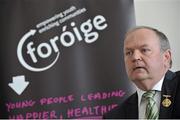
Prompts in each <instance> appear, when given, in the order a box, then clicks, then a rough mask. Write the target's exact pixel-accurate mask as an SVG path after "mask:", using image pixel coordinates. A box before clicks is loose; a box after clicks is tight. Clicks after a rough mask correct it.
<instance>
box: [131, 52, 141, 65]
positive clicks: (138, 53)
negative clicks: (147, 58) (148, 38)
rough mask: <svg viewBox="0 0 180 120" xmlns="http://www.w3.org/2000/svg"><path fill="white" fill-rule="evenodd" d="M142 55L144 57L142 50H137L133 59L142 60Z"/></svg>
mask: <svg viewBox="0 0 180 120" xmlns="http://www.w3.org/2000/svg"><path fill="white" fill-rule="evenodd" d="M141 57H142V56H141V53H140V51H138V50H135V51H134V53H133V55H132V60H133V62H135V61H137V60H142V58H141Z"/></svg>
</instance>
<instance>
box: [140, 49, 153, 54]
mask: <svg viewBox="0 0 180 120" xmlns="http://www.w3.org/2000/svg"><path fill="white" fill-rule="evenodd" d="M141 51H142V52H143V53H147V52H150V51H151V50H150V49H142V50H141Z"/></svg>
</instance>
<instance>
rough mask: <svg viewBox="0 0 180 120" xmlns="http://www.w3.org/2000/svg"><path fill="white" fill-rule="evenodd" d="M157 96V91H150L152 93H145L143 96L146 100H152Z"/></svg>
mask: <svg viewBox="0 0 180 120" xmlns="http://www.w3.org/2000/svg"><path fill="white" fill-rule="evenodd" d="M155 94H156V91H155V90H150V91H147V92H145V93H144V94H143V97H144V98H146V99H150V98H154V96H155Z"/></svg>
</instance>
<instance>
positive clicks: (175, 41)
mask: <svg viewBox="0 0 180 120" xmlns="http://www.w3.org/2000/svg"><path fill="white" fill-rule="evenodd" d="M134 4H135V14H136V24H137V25H146V26H151V27H154V28H157V29H158V30H160V31H162V32H163V33H165V34H166V35H167V37H168V39H169V41H170V45H171V49H172V56H173V66H172V69H171V70H173V71H176V70H180V0H134Z"/></svg>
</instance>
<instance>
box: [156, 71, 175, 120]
mask: <svg viewBox="0 0 180 120" xmlns="http://www.w3.org/2000/svg"><path fill="white" fill-rule="evenodd" d="M174 77H175V73H173V72H171V71H168V72H167V73H166V75H165V78H164V82H163V85H162V90H161V102H160V115H159V118H163V119H165V118H171V116H172V109H173V103H174V96H175V91H176V85H177V81H176V80H173V79H174ZM165 96H169V97H168V99H169V100H170V101H171V105H170V106H167V107H165V105H163V103H162V102H163V101H164V100H165V99H166V97H165ZM166 100H167V99H166ZM164 102H165V101H164Z"/></svg>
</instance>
